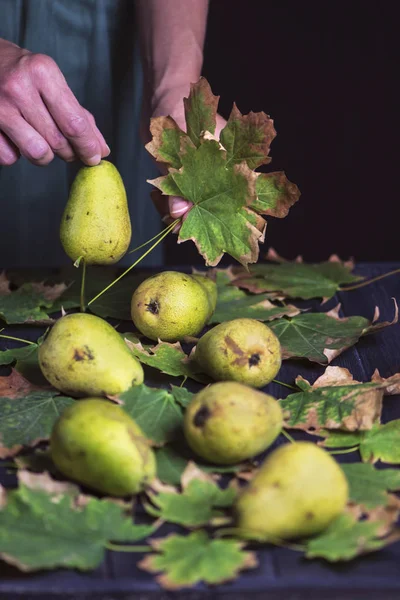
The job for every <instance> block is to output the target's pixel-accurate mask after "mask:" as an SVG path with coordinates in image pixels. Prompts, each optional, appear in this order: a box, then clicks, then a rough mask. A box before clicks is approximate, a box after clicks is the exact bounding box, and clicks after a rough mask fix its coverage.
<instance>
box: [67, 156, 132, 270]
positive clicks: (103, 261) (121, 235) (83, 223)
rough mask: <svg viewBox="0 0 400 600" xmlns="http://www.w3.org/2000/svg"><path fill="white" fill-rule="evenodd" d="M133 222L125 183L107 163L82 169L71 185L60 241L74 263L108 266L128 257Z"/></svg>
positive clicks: (111, 165) (103, 162) (103, 161)
mask: <svg viewBox="0 0 400 600" xmlns="http://www.w3.org/2000/svg"><path fill="white" fill-rule="evenodd" d="M131 233H132V231H131V221H130V218H129V210H128V203H127V199H126V192H125V187H124V184H123V181H122V179H121V176H120V174H119V173H118V170H117V169H116V168H115V167H114V165H113V164H112V163H110V162H108V161H106V160H102V161H101V163H100V164H99V165H97V166H95V167H82V168H81V169H80V171H79V172H78V174H77V176H76V177H75V180H74V182H73V184H72V187H71V191H70V194H69V198H68V202H67V204H66V207H65V210H64V214H63V217H62V220H61V227H60V239H61V243H62V245H63V247H64V250H65V252H66V253H67V254H68V256H69V257H70V258H71V259H72V260H73V261H74V262H75V261H76V260H77V259H78V258H79V257H82V258H83V259H84V260H85V262H86V263H87V264H94V265H109V264H113V263H116V262H117V261H119V259H120V258H122V256H123V255H124V254H125V252H126V251H127V249H128V246H129V243H130V241H131Z"/></svg>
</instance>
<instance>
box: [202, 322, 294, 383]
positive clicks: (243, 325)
mask: <svg viewBox="0 0 400 600" xmlns="http://www.w3.org/2000/svg"><path fill="white" fill-rule="evenodd" d="M195 359H196V362H197V363H198V364H199V366H200V367H201V368H202V369H203V370H204V372H205V373H206V374H207V375H209V376H210V377H212V378H213V379H215V380H216V381H225V380H230V381H238V382H240V383H245V384H247V385H251V386H253V387H257V388H261V387H263V386H264V385H266V384H267V383H270V381H272V379H273V378H274V377H275V376H276V374H277V373H278V371H279V369H280V367H281V360H282V359H281V347H280V343H279V340H278V338H277V337H276V335H275V334H274V333H273V331H271V329H270V328H269V327H267V325H264V323H261V322H260V321H256V320H255V319H234V320H233V321H226V322H225V323H221V324H220V325H217V326H216V327H213V329H211V330H210V331H208V332H207V333H206V334H205V335H203V336H202V337H201V338H200V340H199V342H198V344H197V346H196V352H195Z"/></svg>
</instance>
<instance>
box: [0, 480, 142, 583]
mask: <svg viewBox="0 0 400 600" xmlns="http://www.w3.org/2000/svg"><path fill="white" fill-rule="evenodd" d="M74 500H75V496H74V494H65V495H60V494H48V493H46V492H45V491H42V490H32V489H29V488H28V487H26V486H24V485H22V486H20V488H19V489H18V490H15V491H11V492H9V493H8V494H7V503H6V506H5V507H3V508H2V510H0V556H1V557H2V558H3V560H5V561H6V562H9V563H10V564H13V565H15V566H17V567H18V568H19V569H21V570H23V571H36V570H39V569H53V568H55V567H73V568H78V569H80V570H87V569H94V568H96V567H97V566H98V565H99V564H100V563H101V562H102V560H103V558H104V551H105V547H106V544H107V542H109V541H110V540H112V541H115V542H134V541H136V540H139V539H142V538H143V537H145V536H147V535H149V534H150V533H151V532H152V531H153V528H152V527H151V526H147V525H134V524H133V523H132V520H131V518H130V517H127V516H126V515H125V514H124V511H123V508H121V507H120V506H118V505H117V504H115V503H114V502H110V501H109V500H97V499H95V498H90V499H89V500H88V502H87V503H86V504H85V505H84V506H83V507H82V508H77V507H75V506H74Z"/></svg>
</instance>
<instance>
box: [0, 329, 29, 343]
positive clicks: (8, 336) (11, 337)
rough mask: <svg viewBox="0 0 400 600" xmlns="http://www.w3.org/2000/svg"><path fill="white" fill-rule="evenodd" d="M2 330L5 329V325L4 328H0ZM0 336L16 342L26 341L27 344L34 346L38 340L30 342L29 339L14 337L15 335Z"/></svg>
mask: <svg viewBox="0 0 400 600" xmlns="http://www.w3.org/2000/svg"><path fill="white" fill-rule="evenodd" d="M0 331H4V327H3V329H0ZM0 338H5V339H6V340H15V341H16V342H24V343H25V344H30V345H32V346H35V345H36V342H30V341H29V340H24V339H23V338H18V337H14V336H13V335H5V334H0Z"/></svg>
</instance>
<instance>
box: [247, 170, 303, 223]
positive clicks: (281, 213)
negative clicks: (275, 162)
mask: <svg viewBox="0 0 400 600" xmlns="http://www.w3.org/2000/svg"><path fill="white" fill-rule="evenodd" d="M256 193H257V197H256V199H255V200H254V202H253V203H252V205H251V208H252V209H253V210H255V211H256V212H258V213H259V214H261V215H269V216H271V217H278V218H280V219H283V218H284V217H286V215H287V214H288V212H289V209H290V208H291V207H292V206H293V204H294V203H295V202H297V200H298V199H299V197H300V191H299V188H298V187H297V185H295V184H294V183H291V182H290V181H289V180H288V179H287V177H286V175H285V173H283V172H282V171H278V172H276V173H260V174H259V176H258V177H257V180H256Z"/></svg>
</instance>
